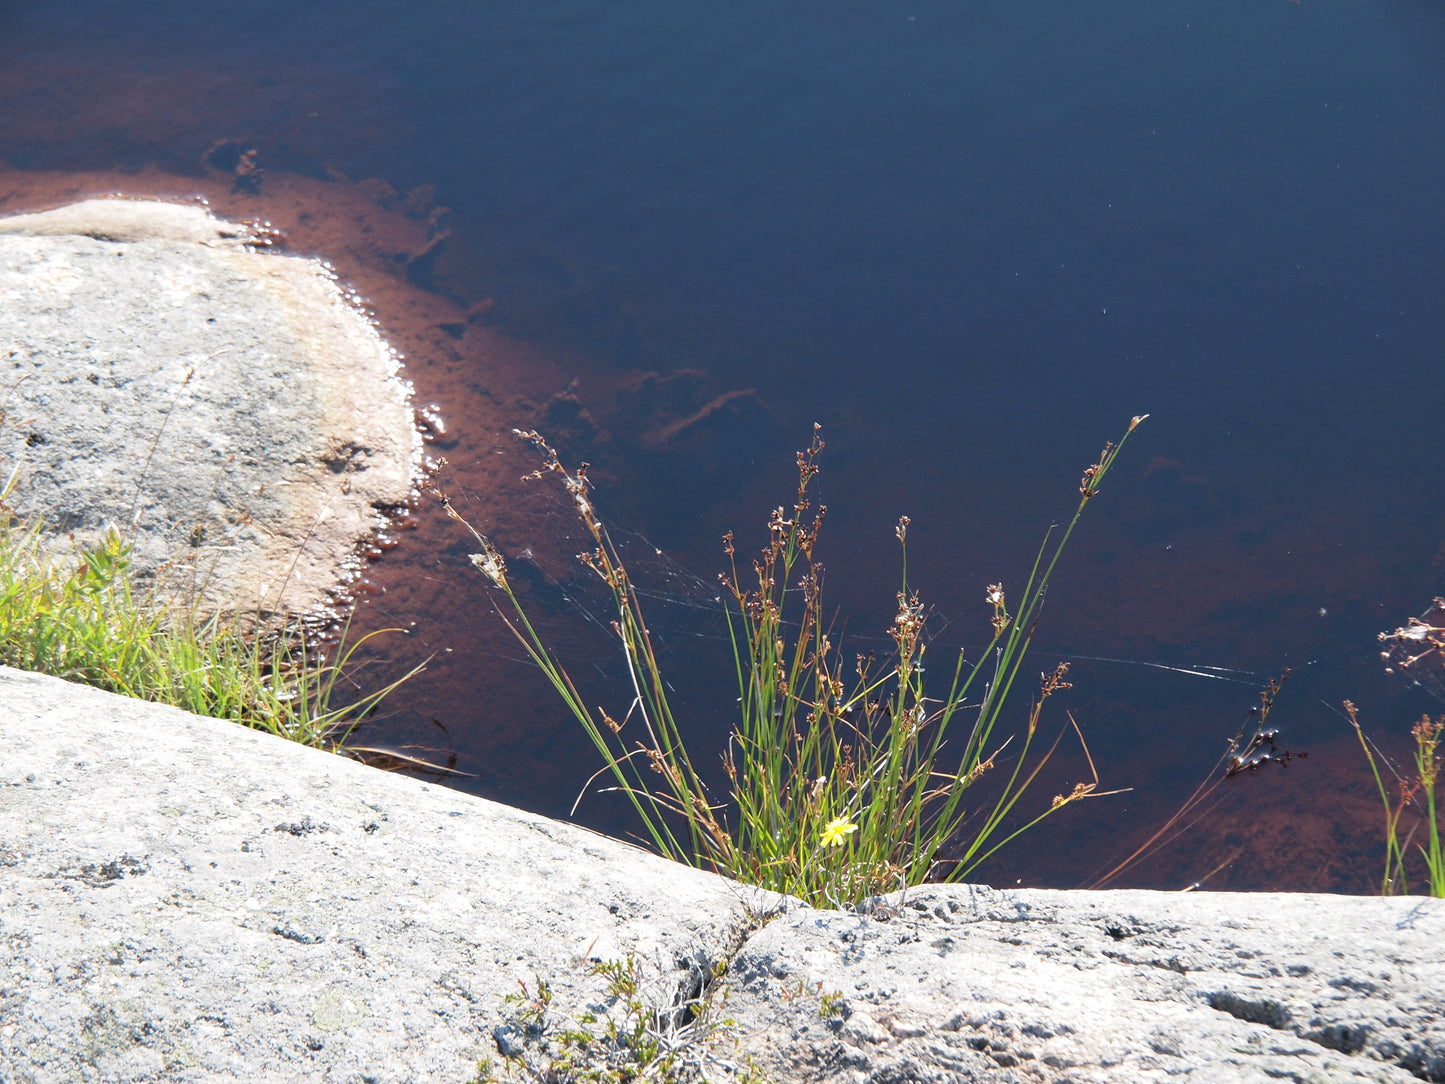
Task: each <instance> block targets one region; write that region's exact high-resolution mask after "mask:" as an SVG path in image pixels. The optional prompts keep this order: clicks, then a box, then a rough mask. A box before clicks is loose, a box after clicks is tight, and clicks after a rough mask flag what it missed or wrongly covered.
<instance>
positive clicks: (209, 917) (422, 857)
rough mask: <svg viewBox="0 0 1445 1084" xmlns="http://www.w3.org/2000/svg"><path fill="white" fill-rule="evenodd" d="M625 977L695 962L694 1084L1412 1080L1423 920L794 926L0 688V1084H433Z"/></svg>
mask: <svg viewBox="0 0 1445 1084" xmlns="http://www.w3.org/2000/svg"><path fill="white" fill-rule="evenodd" d="M627 956H635V957H637V958H638V959H639V960H641V961H642V963H643V966H644V969H645V972H646V975H647V985H646V993H647V996H648V997H649V998H651V999H653V1000H655V1001H656V1002H658V1003H660V1004H667V1003H669V1002H670V1001H671V1000H672V999H673V998H674V997H677V996H679V992H680V991H687V990H691V989H695V987H696V984H697V981H698V979H699V977H700V976H702V975H705V974H709V973H711V972H713V971H714V970H721V969H722V967H723V966H724V965H725V966H726V973H725V975H724V978H723V979H722V987H723V991H721V992H720V994H719V996H721V993H722V992H725V993H726V995H727V1008H726V1016H728V1017H729V1018H731V1019H732V1020H733V1021H734V1024H733V1026H732V1027H731V1028H729V1029H723V1030H721V1031H719V1032H716V1033H714V1035H713V1037H712V1039H711V1040H710V1043H709V1044H708V1047H707V1051H708V1057H709V1058H710V1059H711V1072H712V1074H713V1076H714V1077H715V1078H723V1077H726V1076H727V1074H728V1072H729V1067H730V1066H731V1067H739V1068H741V1067H746V1066H747V1065H748V1064H749V1063H751V1065H752V1067H753V1068H754V1069H755V1070H757V1071H759V1072H761V1073H763V1074H765V1075H766V1076H767V1077H768V1078H770V1079H772V1080H775V1081H780V1082H781V1081H794V1080H797V1081H814V1080H816V1081H825V1080H839V1081H845V1080H846V1081H850V1082H853V1081H877V1082H882V1081H902V1080H930V1081H990V1082H994V1081H997V1082H1002V1081H1058V1082H1063V1081H1075V1082H1091V1081H1119V1082H1126V1081H1127V1082H1133V1081H1154V1080H1159V1081H1163V1080H1166V1079H1168V1080H1198V1081H1222V1080H1229V1081H1248V1080H1259V1081H1265V1080H1279V1079H1285V1080H1296V1081H1345V1080H1368V1081H1411V1080H1421V1079H1423V1080H1442V1079H1445V901H1437V900H1427V899H1421V898H1403V899H1402V898H1395V899H1372V898H1357V897H1340V896H1324V895H1283V894H1258V895H1244V894H1223V893H1220V894H1213V893H1189V894H1173V893H1156V892H1141V891H1126V892H1057V891H1042V890H1021V891H997V890H994V889H990V888H985V887H981V886H970V885H962V886H957V887H952V888H928V889H918V890H914V891H911V892H908V893H904V894H902V895H898V896H892V897H888V898H885V899H883V900H880V901H877V902H876V903H875V904H874V905H873V906H872V908H871V910H870V912H869V913H866V914H860V913H843V912H836V911H816V910H812V909H809V908H806V907H802V906H800V905H798V904H796V903H789V902H788V901H780V900H778V899H776V898H770V897H767V896H765V895H764V894H761V893H759V892H757V891H756V890H753V889H749V888H746V887H744V886H741V885H738V884H735V883H733V882H730V881H727V880H725V879H723V878H720V877H716V876H713V875H710V874H706V873H702V872H699V871H696V870H691V869H688V868H685V867H683V866H679V865H675V864H673V863H670V862H667V861H665V860H662V859H660V858H657V857H655V856H653V855H650V854H647V853H645V852H643V851H641V850H639V849H637V848H635V847H632V846H630V845H628V844H625V843H620V842H616V841H613V840H610V839H606V838H604V837H601V836H598V835H596V834H594V833H592V832H589V831H586V830H584V829H582V828H579V827H576V826H572V825H567V824H562V823H558V822H556V821H551V820H547V819H545V818H543V817H538V816H533V815H531V814H528V813H524V812H522V811H519V810H516V809H511V808H508V807H505V806H501V805H497V804H495V803H492V802H488V801H485V800H482V799H480V798H474V797H470V796H467V795H464V794H460V793H456V792H453V791H449V790H446V789H444V788H441V787H437V786H434V785H429V784H425V783H421V782H418V781H416V780H413V779H409V778H404V777H401V776H397V775H390V774H387V773H384V772H381V771H378V770H376V769H372V768H368V767H365V766H363V765H361V764H358V763H355V762H353V761H350V760H347V759H344V758H342V757H338V756H334V755H330V754H326V753H321V752H318V751H315V750H312V749H308V748H304V747H301V746H298V745H294V744H291V743H288V742H285V741H282V740H280V739H277V738H273V737H271V736H269V735H265V734H261V733H258V732H254V731H249V730H246V729H243V728H241V727H238V726H236V725H234V724H231V723H226V722H220V721H216V720H211V719H204V718H200V717H196V716H191V715H187V714H185V713H183V712H180V711H177V710H175V709H171V708H165V707H156V706H153V705H147V704H144V703H140V702H138V701H133V700H126V699H122V698H119V697H115V696H111V695H109V694H105V693H101V692H97V691H94V690H91V689H88V688H83V687H80V686H74V685H69V684H66V683H64V682H61V681H58V680H55V679H53V678H48V677H42V676H39V675H34V674H26V673H20V672H16V671H13V670H3V669H0V1080H3V1081H7V1082H9V1081H16V1082H18V1081H69V1080H95V1081H192V1080H194V1081H216V1080H222V1081H224V1080H238V1081H240V1080H245V1081H248V1082H257V1081H294V1080H300V1079H312V1080H338V1081H342V1080H345V1081H363V1080H370V1081H418V1080H434V1081H448V1080H452V1081H463V1080H468V1079H470V1078H471V1075H472V1074H473V1072H474V1070H475V1063H476V1061H477V1060H478V1059H479V1058H483V1057H492V1058H493V1059H497V1057H498V1053H499V1051H498V1042H499V1040H498V1038H497V1035H498V1032H497V1029H498V1028H499V1027H500V1026H501V1025H502V1024H503V1023H504V1021H505V1019H506V1016H507V1013H508V1012H509V1011H511V1007H509V1006H507V1005H505V1004H504V1003H503V998H504V997H505V996H506V995H507V994H509V993H513V992H514V991H516V990H517V989H518V982H519V981H522V982H526V983H528V984H533V983H535V981H536V976H541V977H542V978H544V979H546V980H547V981H548V982H550V983H551V984H552V987H553V989H554V991H555V1001H554V1005H553V1010H552V1011H553V1013H554V1014H556V1015H557V1018H559V1019H560V1017H561V1015H564V1014H567V1013H571V1014H573V1015H574V1016H575V1015H578V1014H580V1013H581V1012H582V1011H583V1010H584V1009H586V1008H587V1007H588V1006H589V1005H599V1004H602V1003H604V1002H605V997H603V992H602V987H601V980H600V979H598V978H595V977H591V976H589V974H588V964H589V961H599V960H608V959H620V958H624V957H627ZM830 1010H831V1012H830ZM502 1035H503V1039H502V1040H501V1041H502V1042H504V1043H505V1042H507V1041H508V1040H507V1039H506V1037H505V1036H506V1035H507V1033H506V1032H503V1033H502Z"/></svg>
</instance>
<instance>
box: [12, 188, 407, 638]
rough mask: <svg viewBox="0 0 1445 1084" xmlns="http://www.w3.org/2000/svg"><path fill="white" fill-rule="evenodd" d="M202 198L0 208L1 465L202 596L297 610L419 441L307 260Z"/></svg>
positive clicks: (328, 279) (390, 489)
mask: <svg viewBox="0 0 1445 1084" xmlns="http://www.w3.org/2000/svg"><path fill="white" fill-rule="evenodd" d="M267 243H268V237H267V234H266V232H265V230H264V229H263V228H260V227H252V226H244V225H238V224H236V223H230V222H224V221H221V220H219V219H216V218H214V217H213V216H212V215H210V214H209V213H208V212H207V211H206V209H205V208H204V207H202V206H198V205H180V204H172V203H161V202H154V201H143V200H127V199H103V200H87V201H85V202H83V203H78V204H74V205H71V206H69V207H63V208H59V209H56V210H52V211H46V212H42V213H38V214H26V215H15V216H11V217H8V218H0V411H3V422H0V482H3V481H4V480H5V479H7V478H9V477H11V475H12V471H13V474H14V481H15V486H14V489H13V492H12V496H11V498H10V503H11V505H12V506H13V507H15V508H16V509H17V510H18V511H19V512H20V513H21V515H22V516H23V517H25V518H28V519H38V520H42V521H43V522H44V523H45V524H46V526H47V529H48V530H49V531H50V532H51V533H52V534H53V535H55V536H56V537H57V538H63V537H64V536H65V535H66V534H67V533H68V532H72V531H73V532H75V534H76V535H77V537H78V538H79V539H81V540H82V541H84V540H87V539H90V538H93V537H95V536H96V535H97V534H99V533H100V532H101V531H103V530H104V529H105V528H106V527H107V526H111V525H114V526H116V527H118V528H119V529H120V530H121V531H122V532H124V533H125V534H126V536H127V537H128V538H130V539H131V540H132V541H133V543H134V558H135V563H136V566H137V568H138V569H140V570H141V571H143V572H146V573H154V572H155V571H156V570H157V569H159V568H161V567H162V566H166V567H168V570H169V571H170V573H171V575H172V578H173V579H174V580H177V581H183V582H185V583H187V584H199V585H200V586H201V589H202V594H203V596H204V598H205V599H206V603H207V606H206V608H208V609H213V610H215V609H220V610H236V611H240V612H241V613H250V612H253V611H257V610H261V611H285V610H290V611H293V612H300V611H304V610H306V609H308V608H310V607H311V606H313V605H314V604H316V603H317V602H318V601H319V600H320V599H321V598H322V597H323V596H324V594H325V592H326V590H327V588H328V587H330V586H332V585H334V584H335V583H336V582H337V579H338V576H339V572H338V569H339V566H341V565H342V564H343V562H344V561H345V560H346V559H347V558H348V557H349V556H350V554H351V553H352V551H353V549H354V547H355V546H356V543H357V542H358V540H359V539H360V538H361V537H362V536H364V535H365V534H367V532H369V531H371V530H372V529H374V528H376V527H378V526H380V525H381V524H382V522H383V521H382V519H381V515H380V514H381V512H383V511H384V510H386V509H388V508H391V507H394V506H399V505H401V504H403V503H405V502H406V501H407V500H408V498H409V496H410V495H411V488H412V484H413V477H414V474H415V472H416V470H417V468H418V466H419V460H420V449H421V444H420V438H419V436H418V434H417V431H416V427H415V423H414V419H413V417H412V413H411V408H410V406H409V404H408V401H407V388H406V386H405V384H404V383H403V382H402V381H401V380H400V379H399V377H398V373H397V370H398V361H397V358H396V356H395V355H394V353H393V352H392V351H391V350H390V348H389V347H388V346H387V345H386V343H384V342H383V341H382V339H381V337H380V336H379V335H378V334H377V332H376V330H375V328H374V327H373V326H372V325H371V323H370V322H369V321H368V319H367V317H366V316H365V315H364V314H363V313H362V312H361V311H360V309H359V308H358V307H357V306H356V305H355V304H353V301H352V299H349V298H348V297H346V296H345V295H344V293H343V291H342V289H341V288H340V287H339V286H338V285H337V282H336V281H335V278H334V276H333V275H332V274H331V273H330V272H329V271H328V270H327V268H326V267H325V266H324V265H323V264H322V263H321V262H320V261H318V260H314V259H303V258H301V257H297V256H284V255H279V254H275V253H268V252H266V251H264V250H265V246H266V244H267Z"/></svg>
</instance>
